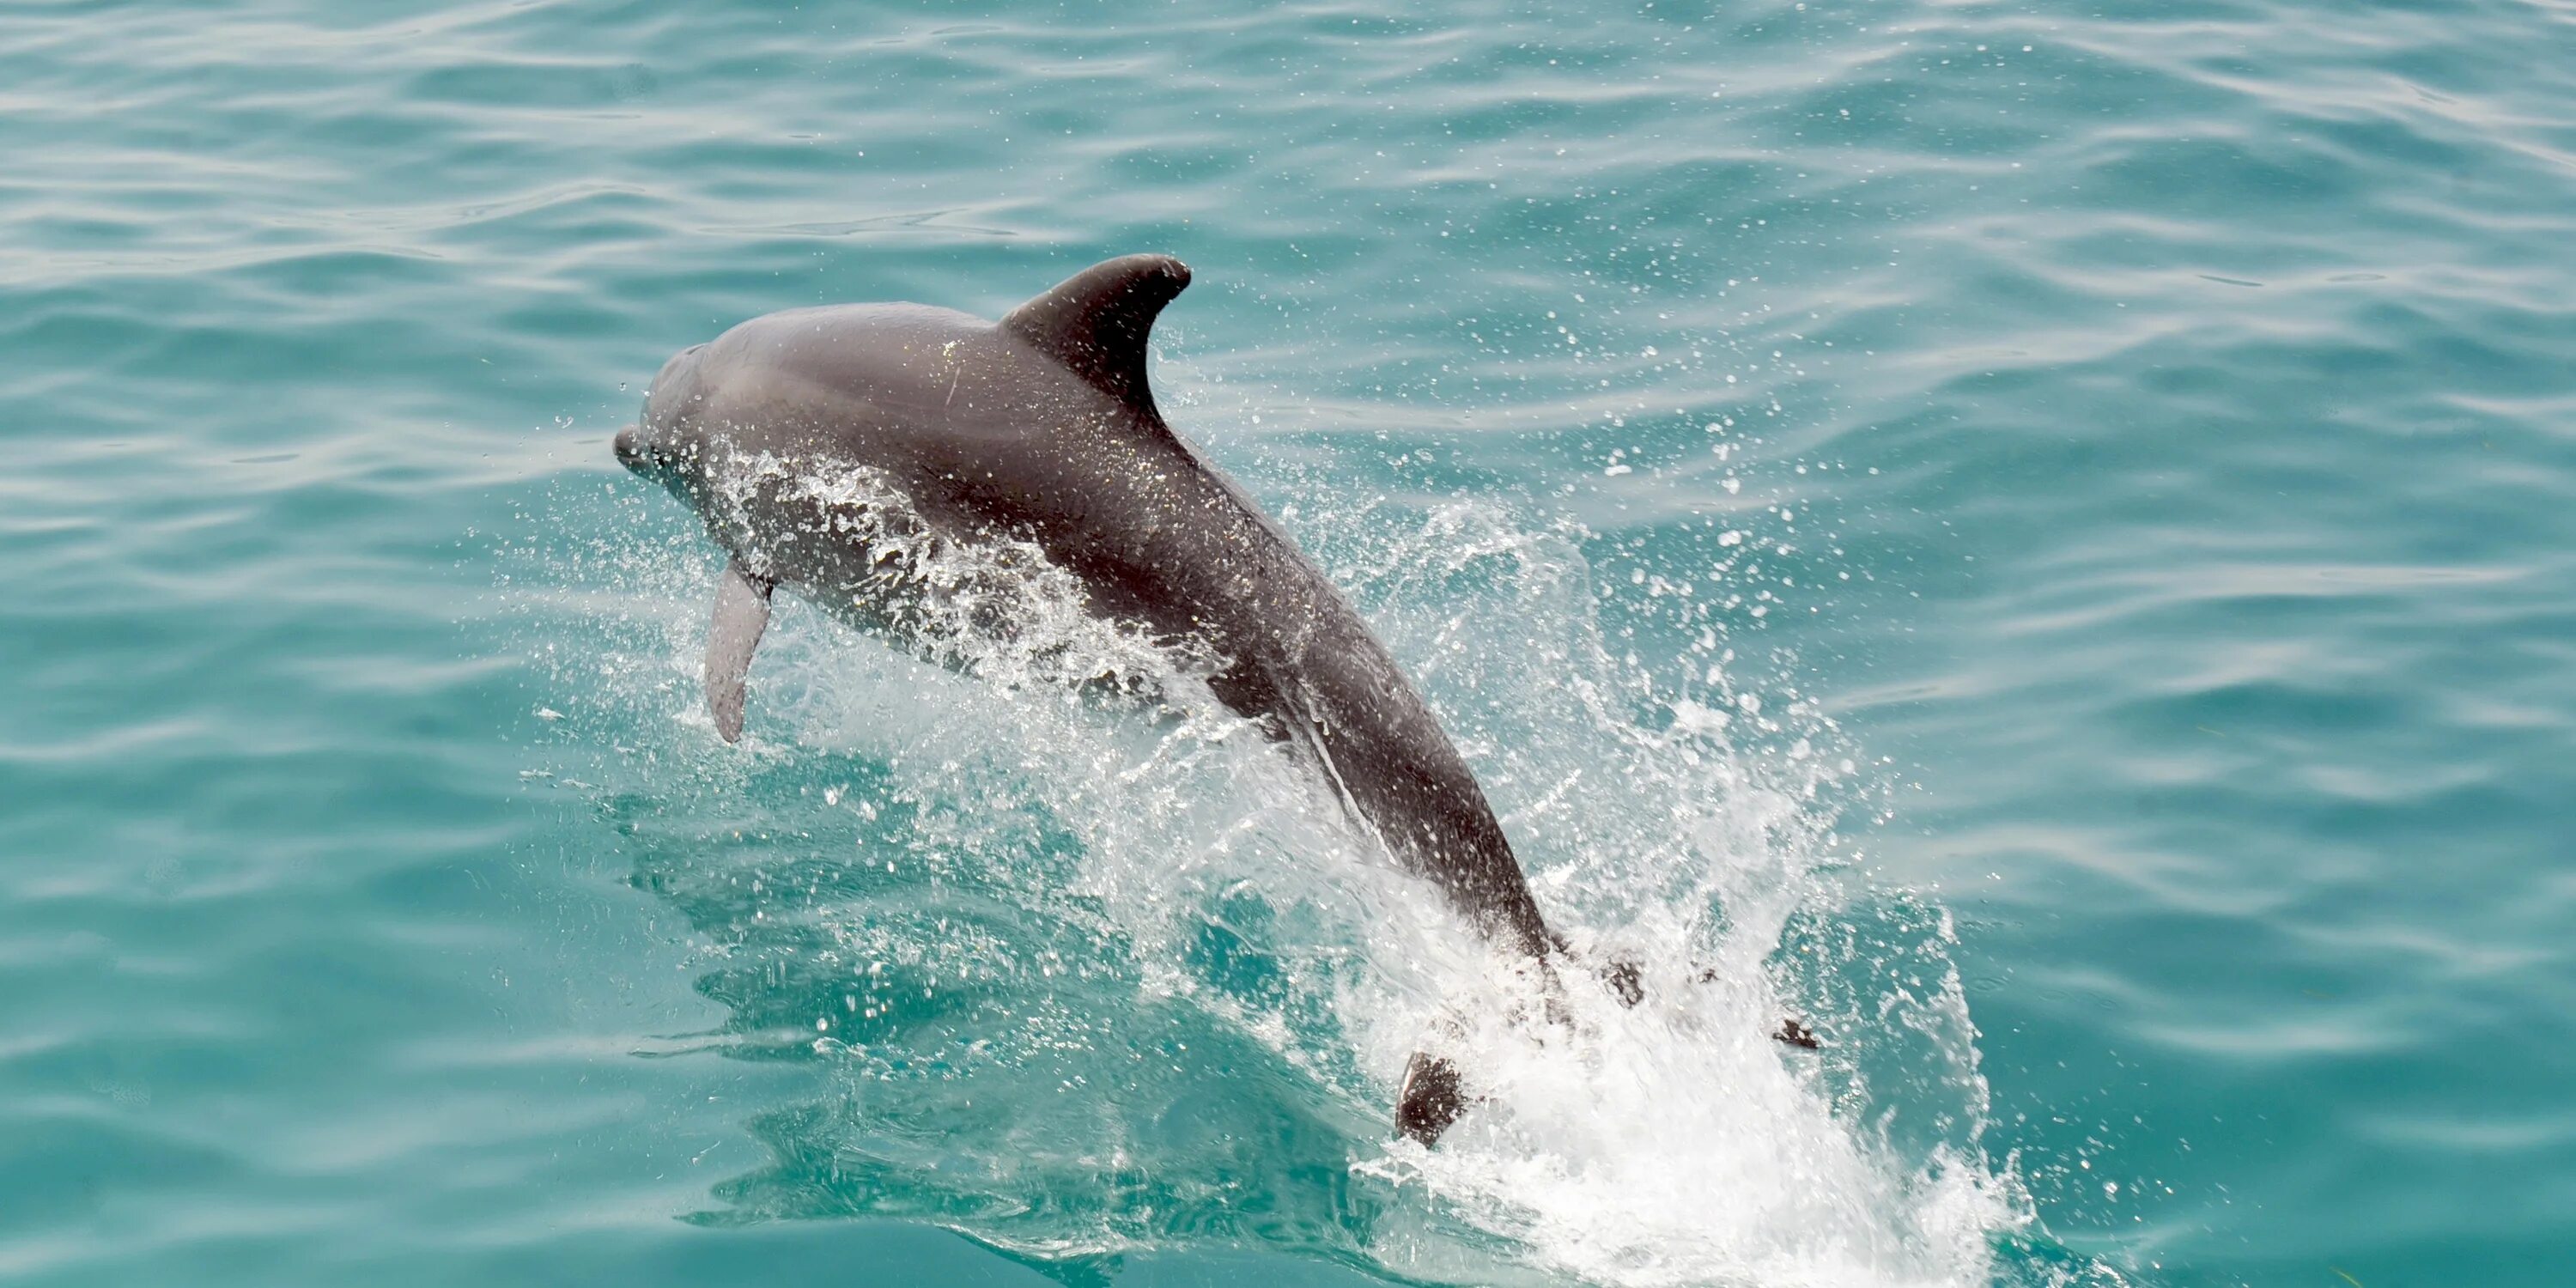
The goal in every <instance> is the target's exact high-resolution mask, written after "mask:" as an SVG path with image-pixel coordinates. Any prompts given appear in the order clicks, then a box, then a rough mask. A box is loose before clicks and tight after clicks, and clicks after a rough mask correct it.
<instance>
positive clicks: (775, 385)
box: [616, 255, 1636, 1144]
mask: <svg viewBox="0 0 2576 1288" xmlns="http://www.w3.org/2000/svg"><path fill="white" fill-rule="evenodd" d="M1189 280H1190V274H1189V270H1188V269H1187V268H1185V267H1183V266H1182V264H1181V263H1180V261H1178V260H1175V259H1171V258H1169V257H1166V256H1159V255H1131V256H1127V257H1125V258H1121V259H1113V260H1110V261H1108V262H1106V263H1103V264H1099V265H1096V266H1094V267H1092V268H1090V269H1086V270H1084V271H1083V272H1081V273H1078V274H1076V275H1075V276H1073V277H1072V278H1070V279H1067V280H1066V281H1065V282H1063V283H1062V284H1060V285H1058V286H1057V287H1055V289H1053V290H1050V291H1048V292H1047V293H1045V294H1043V295H1040V296H1038V297H1037V298H1036V299H1033V300H1031V301H1029V302H1028V303H1026V304H1023V305H1021V306H1020V307H1019V308H1017V309H1014V310H1012V312H1011V313H1010V314H1009V315H1008V316H1007V317H1004V318H1003V319H1002V320H1001V321H1000V322H999V323H991V322H985V321H983V320H981V319H979V318H975V317H971V316H968V315H966V314H963V313H957V312H953V311H950V310H946V309H937V308H928V307H924V306H920V305H912V304H861V305H844V306H838V307H830V308H812V309H796V310H791V311H788V312H784V313H774V314H771V315H769V316H767V317H761V318H755V319H753V320H751V321H749V322H745V323H743V324H741V325H740V326H737V327H735V328H733V329H732V330H730V331H727V332H725V333H724V334H723V335H722V336H720V337H718V338H717V339H716V340H715V341H714V342H712V343H710V344H704V345H699V346H697V347H695V348H692V349H689V350H687V351H685V352H683V353H681V354H680V355H678V356H677V357H674V358H672V359H671V360H670V362H669V363H668V364H667V365H665V366H664V367H663V368H662V372H661V374H660V375H659V376H657V377H655V379H654V381H653V387H652V391H651V393H650V394H649V395H648V396H647V398H646V400H645V406H644V414H643V417H642V419H641V420H640V421H639V422H638V423H637V424H635V425H633V426H630V427H628V428H627V429H626V430H625V431H624V432H622V433H620V434H619V435H618V436H617V442H616V450H617V457H618V460H619V461H621V462H623V463H624V464H625V465H626V466H627V467H628V468H630V469H633V470H635V471H637V472H638V473H641V474H644V475H646V476H648V477H652V478H654V479H656V480H658V481H660V482H662V483H663V484H664V485H665V486H667V487H669V488H670V489H671V490H672V491H673V492H674V493H675V494H676V495H678V496H680V497H681V498H682V499H683V500H686V501H688V502H690V504H691V505H692V507H693V508H695V509H696V510H697V511H698V512H699V514H700V515H701V517H702V518H704V519H705V521H706V524H707V530H708V533H709V535H711V536H712V537H714V539H715V540H716V542H717V543H718V544H719V545H721V546H722V547H724V549H725V550H726V552H727V553H728V554H730V555H731V556H732V561H731V565H730V566H729V567H728V568H727V570H726V573H725V577H724V582H723V585H722V586H721V587H720V588H719V590H718V593H717V600H716V611H715V622H714V628H713V630H712V632H711V634H710V639H709V645H708V653H707V691H708V702H709V706H710V709H711V710H712V711H713V713H714V716H715V721H716V728H717V730H718V732H719V733H721V734H722V735H723V737H724V738H725V739H726V740H727V741H732V740H735V739H737V738H738V737H740V735H741V731H742V715H743V693H744V674H745V671H746V669H747V668H748V666H749V664H750V660H751V656H752V652H753V649H754V648H755V646H756V645H757V644H758V642H759V638H760V634H761V631H762V629H763V627H764V626H765V625H766V623H767V621H768V613H769V596H770V593H771V591H772V589H773V588H774V587H776V586H781V585H784V586H786V587H788V588H790V589H792V590H794V591H796V592H797V593H799V594H801V595H804V596H806V597H807V598H809V599H812V600H813V601H815V602H816V603H817V604H819V605H821V606H823V607H824V608H825V609H826V610H827V611H830V612H833V613H835V614H836V615H839V616H842V617H844V618H845V619H848V620H852V621H854V622H856V623H858V624H859V625H862V626H864V627H870V628H875V629H880V630H882V629H885V628H886V627H887V626H888V624H889V622H890V621H894V620H897V619H900V617H901V616H902V609H901V606H900V605H888V604H887V603H885V602H884V600H885V596H886V594H887V592H888V590H889V587H890V583H889V581H888V579H887V578H885V577H884V576H883V575H881V573H880V571H879V570H878V565H877V562H876V561H877V557H878V555H879V554H880V552H877V551H872V550H870V549H868V548H867V541H866V539H865V538H864V536H861V535H855V534H854V533H853V532H852V531H851V529H850V525H848V524H847V523H836V522H835V521H834V518H833V516H832V515H831V514H830V513H828V512H827V509H828V507H827V506H826V505H825V504H824V503H823V502H821V501H818V500H817V499H815V498H814V497H812V496H811V495H810V494H808V493H806V492H803V491H800V489H798V488H797V487H795V486H794V485H792V484H787V483H782V481H781V480H782V479H792V478H794V477H796V476H797V475H799V474H800V473H802V472H811V471H818V470H820V471H828V470H833V469H840V470H844V471H846V470H847V469H848V468H849V467H851V466H861V467H865V468H867V469H869V470H872V471H875V472H876V474H877V475H878V476H880V477H881V478H882V479H883V480H884V481H885V482H886V483H887V484H889V485H890V486H891V487H892V488H893V489H895V490H896V491H898V492H900V493H901V494H902V495H903V496H904V498H906V499H907V500H908V502H909V508H910V510H911V511H912V512H913V513H914V514H915V515H917V516H918V521H919V523H920V524H921V525H923V526H926V527H927V528H928V529H929V530H930V531H931V532H932V533H935V534H937V536H938V537H939V538H940V539H944V540H950V541H957V542H973V541H976V540H978V539H991V538H997V537H999V538H1010V539H1016V540H1020V541H1026V542H1031V543H1034V544H1035V545H1037V546H1038V547H1039V548H1040V549H1042V550H1043V551H1044V553H1045V555H1046V558H1047V559H1048V560H1049V561H1050V562H1051V563H1053V564H1054V565H1056V566H1057V567H1059V568H1062V569H1065V570H1068V571H1069V572H1070V573H1072V574H1073V575H1074V576H1075V577H1076V578H1078V579H1079V582H1080V585H1081V587H1082V589H1083V593H1084V595H1085V597H1086V598H1087V599H1088V601H1089V607H1090V609H1091V610H1092V611H1093V612H1096V613H1098V614H1101V615H1104V616H1106V617H1109V618H1111V619H1113V620H1116V621H1119V622H1123V623H1128V624H1130V625H1132V626H1135V627H1138V628H1141V629H1142V630H1143V631H1145V632H1147V633H1150V634H1151V635H1153V636H1155V637H1158V638H1160V639H1162V640H1165V641H1169V642H1173V643H1187V644H1190V645H1192V646H1195V647H1197V648H1199V649H1201V650H1203V651H1204V652H1206V653H1208V654H1210V655H1213V656H1215V657H1218V658H1221V659H1223V662H1222V665H1221V667H1220V669H1219V670H1218V671H1217V672H1216V674H1215V675H1214V676H1213V678H1212V679H1211V680H1210V683H1209V688H1210V689H1211V690H1212V691H1213V692H1214V693H1215V695H1216V697H1217V698H1218V700H1219V701H1221V702H1223V703H1224V704H1225V705H1226V706H1227V707H1228V708H1230V709H1231V710H1233V711H1234V712H1236V713H1238V714H1240V715H1242V716H1244V717H1246V718H1247V719H1250V720H1254V721H1257V722H1259V723H1260V724H1261V725H1262V726H1263V727H1264V728H1265V729H1266V730H1268V731H1269V733H1270V735H1271V736H1272V737H1275V738H1281V739H1285V740H1287V741H1288V742H1290V743H1291V744H1293V745H1294V746H1295V747H1296V748H1297V749H1299V750H1300V751H1301V752H1303V753H1304V754H1305V755H1306V756H1308V757H1309V758H1311V759H1312V760H1313V761H1314V762H1315V763H1316V764H1317V765H1319V766H1320V767H1321V768H1322V769H1323V771H1324V772H1325V774H1326V775H1327V776H1328V778H1329V779H1330V781H1331V782H1332V784H1333V786H1334V787H1335V789H1336V791H1337V792H1338V793H1339V795H1340V796H1341V798H1342V799H1343V800H1344V802H1345V803H1346V804H1347V805H1348V807H1349V808H1350V809H1351V811H1352V812H1353V813H1354V814H1356V815H1357V816H1358V818H1360V819H1361V820H1363V821H1364V822H1365V823H1366V825H1367V826H1368V827H1369V828H1371V829H1372V830H1374V831H1375V832H1376V833H1377V835H1378V836H1379V837H1381V838H1382V839H1383V840H1384V842H1385V844H1386V847H1387V849H1388V851H1389V852H1390V853H1391V854H1392V855H1393V856H1394V858H1395V859H1396V861H1397V862H1398V863H1399V864H1400V865H1401V866H1402V867H1403V868H1404V869H1405V870H1407V871H1409V872H1412V873H1414V874H1416V875H1418V876H1421V877H1423V878H1426V879H1428V880H1429V881H1431V882H1432V883H1433V884H1434V885H1436V886H1437V887H1438V888H1439V889H1440V891H1441V893H1442V894H1443V895H1444V896H1446V898H1447V900H1448V902H1449V903H1450V904H1451V905H1452V906H1453V907H1455V908H1456V909H1457V910H1458V912H1459V913H1460V914H1461V915H1463V916H1464V917H1465V918H1466V919H1467V920H1468V922H1469V923H1470V924H1471V925H1473V926H1474V927H1475V928H1476V929H1477V930H1478V931H1479V932H1480V933H1482V934H1483V935H1484V936H1485V937H1486V938H1487V939H1488V940H1489V941H1491V942H1492V943H1494V944H1495V945H1497V946H1498V947H1500V948H1503V949H1505V950H1507V951H1510V952H1512V953H1515V954H1519V955H1522V956H1524V957H1526V958H1528V959H1529V960H1531V961H1532V962H1533V963H1534V964H1535V965H1536V967H1537V969H1539V970H1540V971H1541V973H1542V974H1545V975H1548V976H1549V977H1550V978H1553V975H1552V971H1551V970H1550V966H1549V962H1550V958H1551V956H1552V955H1555V954H1561V953H1562V952H1563V951H1564V947H1563V941H1562V940H1561V939H1560V938H1558V937H1557V936H1556V935H1555V934H1553V933H1552V932H1551V931H1550V930H1549V929H1548V927H1547V923H1546V922H1545V920H1544V919H1542V918H1541V917H1540V915H1539V910H1538V905H1537V903H1536V902H1535V901H1533V900H1532V899H1531V898H1530V892H1529V886H1528V884H1527V883H1526V882H1525V881H1524V880H1523V878H1522V874H1521V868H1520V864H1519V862H1518V861H1517V860H1516V859H1515V858H1514V857H1513V855H1512V848H1511V843H1510V842H1509V841H1508V840H1506V839H1505V838H1504V836H1503V830H1502V827H1501V825H1500V824H1499V823H1497V822H1496V821H1495V818H1494V812H1493V808H1492V807H1491V806H1490V805H1488V804H1487V803H1486V801H1485V794H1484V792H1483V790H1482V789H1480V788H1479V787H1478V786H1477V785H1476V779H1475V776H1474V775H1473V774H1472V773H1470V772H1469V771H1468V769H1467V765H1466V762H1465V761H1464V760H1462V759H1461V758H1460V757H1459V755H1458V752H1457V749H1456V748H1455V747H1453V746H1451V745H1450V742H1449V739H1448V737H1447V735H1445V734H1444V733H1442V732H1441V729H1440V725H1439V722H1438V721H1437V720H1435V719H1434V718H1433V717H1432V714H1431V712H1430V710H1429V708H1427V707H1426V706H1424V705H1423V702H1422V699H1421V697H1420V695H1418V694H1416V693H1415V692H1414V690H1413V687H1412V685H1411V684H1409V683H1408V682H1407V681H1406V680H1405V677H1404V674H1403V672H1402V671H1401V670H1400V669H1399V668H1398V667H1397V666H1396V663H1395V659H1394V658H1393V657H1391V656H1389V655H1388V653H1387V651H1386V649H1385V647H1384V646H1383V645H1381V644H1379V643H1378V641H1377V638H1376V637H1375V636H1374V635H1372V634H1371V633H1370V631H1369V629H1368V627H1367V625H1366V623H1364V622H1362V621H1361V620H1360V617H1359V614H1358V613H1357V612H1355V611H1353V610H1352V608H1351V606H1350V604H1349V603H1348V602H1347V601H1345V600H1344V599H1343V598H1342V596H1341V594H1340V593H1339V592H1338V591H1336V590H1335V589H1334V587H1333V585H1332V584H1331V583H1330V582H1329V581H1327V580H1326V579H1325V577H1324V575H1323V574H1322V573H1321V572H1319V571H1318V570H1317V569H1316V568H1315V566H1314V565H1313V564H1312V563H1311V562H1309V561H1308V560H1307V559H1306V558H1305V557H1304V556H1303V555H1302V554H1300V553H1299V552H1298V551H1297V549H1296V547H1295V546H1294V545H1292V544H1291V543H1290V542H1289V540H1288V538H1287V537H1286V536H1285V535H1284V534H1282V533H1281V532H1280V531H1279V530H1278V529H1277V528H1276V527H1274V526H1272V524H1271V523H1270V522H1269V521H1268V520H1267V519H1266V518H1264V517H1263V515H1262V514H1261V512H1260V511H1259V510H1258V509H1256V508H1255V507H1254V506H1253V504H1252V502H1251V501H1250V500H1249V499H1247V498H1246V497H1245V496H1244V494H1243V493H1242V491H1241V490H1240V489H1238V488H1237V487H1235V485H1234V484H1233V483H1231V482H1230V481H1228V480H1227V479H1226V478H1225V476H1224V475H1222V474H1220V473H1218V472H1217V471H1216V470H1215V469H1214V468H1213V467H1211V466H1209V465H1208V464H1207V463H1206V462H1205V461H1204V460H1202V459H1201V458H1200V457H1199V455H1198V453H1197V452H1195V451H1194V450H1192V449H1191V447H1190V446H1189V444H1187V443H1186V442H1184V441H1183V440H1182V439H1181V438H1180V436H1179V435H1177V434H1175V433H1173V432H1172V429H1171V427H1170V426H1168V425H1166V424H1165V423H1164V421H1163V417H1162V415H1161V413H1159V412H1158V411H1156V409H1155V407H1154V400H1153V395H1152V393H1151V391H1150V390H1149V389H1148V388H1147V387H1146V381H1145V347H1146V338H1147V335H1148V333H1149V331H1150V330H1151V328H1152V326H1153V322H1154V318H1155V316H1156V315H1157V314H1159V313H1160V312H1161V311H1162V309H1163V306H1164V305H1165V304H1167V303H1169V302H1170V301H1171V300H1172V299H1173V297H1175V296H1177V295H1178V294H1180V292H1181V289H1182V288H1183V287H1185V286H1187V285H1188V284H1189ZM1608 976H1609V979H1610V983H1611V986H1612V987H1613V988H1614V989H1615V990H1616V991H1618V992H1619V993H1620V994H1621V995H1622V997H1623V998H1626V999H1627V1000H1630V1001H1633V1000H1634V999H1635V996H1636V977H1635V972H1634V970H1633V969H1630V968H1614V969H1613V970H1612V971H1611V972H1608ZM1400 1100H1401V1103H1400V1104H1399V1106H1398V1111H1397V1123H1398V1127H1399V1129H1400V1130H1401V1131H1402V1132H1403V1133H1404V1134H1405V1135H1408V1136H1412V1137H1414V1138H1415V1139H1418V1140H1421V1141H1423V1142H1424V1143H1426V1144H1427V1143H1430V1142H1431V1141H1433V1140H1436V1139H1437V1138H1438V1137H1439V1135H1440V1133H1441V1132H1442V1131H1443V1130H1445V1129H1446V1128H1447V1127H1448V1126H1449V1124H1450V1122H1452V1121H1453V1120H1455V1118H1456V1117H1457V1116H1458V1115H1459V1114H1460V1113H1461V1112H1463V1111H1464V1109H1465V1107H1466V1103H1467V1102H1466V1099H1465V1096H1464V1094H1463V1093H1462V1092H1461V1090H1460V1086H1459V1080H1458V1075H1457V1071H1456V1070H1455V1069H1454V1068H1453V1067H1451V1066H1450V1065H1449V1064H1448V1062H1447V1061H1445V1060H1440V1059H1438V1058H1436V1057H1431V1056H1428V1055H1416V1056H1415V1057H1414V1059H1413V1062H1412V1064H1411V1065H1410V1066H1409V1067H1408V1069H1407V1071H1406V1078H1405V1087H1404V1091H1403V1093H1402V1095H1401V1097H1400Z"/></svg>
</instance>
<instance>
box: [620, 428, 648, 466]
mask: <svg viewBox="0 0 2576 1288" xmlns="http://www.w3.org/2000/svg"><path fill="white" fill-rule="evenodd" d="M612 446H613V447H614V449H615V451H616V452H617V463H618V464H620V465H623V466H625V467H626V468H628V469H630V470H633V471H635V472H636V473H638V474H641V473H643V472H644V471H645V470H646V469H648V468H650V467H651V466H652V464H653V462H652V461H651V460H649V459H647V458H646V457H645V455H644V450H643V448H642V446H641V445H639V444H638V443H636V441H635V427H634V426H633V425H629V426H627V427H626V428H624V429H621V430H619V431H617V441H616V442H615V443H614V444H613V445H612Z"/></svg>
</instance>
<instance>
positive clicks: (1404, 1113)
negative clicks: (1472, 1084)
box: [1395, 1051, 1467, 1148]
mask: <svg viewBox="0 0 2576 1288" xmlns="http://www.w3.org/2000/svg"><path fill="white" fill-rule="evenodd" d="M1465 1112H1467V1092H1466V1089H1465V1088H1464V1087H1462V1086H1460V1085H1459V1082H1458V1066H1456V1065H1454V1064H1451V1063H1449V1062H1448V1061H1447V1060H1444V1059H1442V1058H1441V1057H1439V1056H1436V1055H1433V1054H1431V1053H1430V1052H1428V1051H1416V1052H1414V1053H1413V1058H1412V1059H1410V1060H1408V1061H1406V1062H1405V1064H1404V1086H1403V1089H1402V1090H1400V1091H1398V1092H1396V1093H1395V1134H1396V1135H1399V1136H1406V1137H1410V1138H1412V1139H1414V1140H1418V1141H1420V1142H1422V1144H1423V1146H1424V1147H1425V1148H1428V1147H1430V1146H1432V1145H1436V1144H1439V1143H1440V1134H1441V1133H1442V1132H1445V1131H1447V1130H1449V1124H1451V1123H1454V1122H1456V1121H1458V1116H1459V1115H1460V1114H1463V1113H1465Z"/></svg>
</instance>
